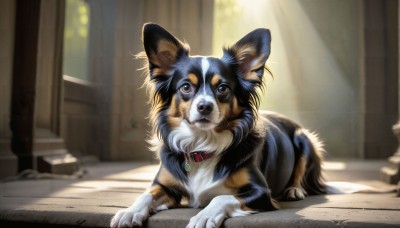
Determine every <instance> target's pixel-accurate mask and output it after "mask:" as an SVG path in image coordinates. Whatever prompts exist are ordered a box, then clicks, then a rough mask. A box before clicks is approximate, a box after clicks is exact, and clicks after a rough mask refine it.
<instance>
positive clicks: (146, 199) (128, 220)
mask: <svg viewBox="0 0 400 228" xmlns="http://www.w3.org/2000/svg"><path fill="white" fill-rule="evenodd" d="M152 200H153V197H152V196H151V194H150V193H144V194H142V195H141V196H139V197H138V198H137V199H136V201H135V203H134V204H133V205H132V206H130V207H128V208H127V209H123V210H119V211H117V213H116V214H115V215H114V217H113V218H112V219H111V222H110V227H113V228H116V227H138V226H142V225H143V221H144V220H146V219H147V217H149V208H150V204H151V202H152Z"/></svg>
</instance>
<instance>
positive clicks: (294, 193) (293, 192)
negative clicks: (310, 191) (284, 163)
mask: <svg viewBox="0 0 400 228" xmlns="http://www.w3.org/2000/svg"><path fill="white" fill-rule="evenodd" d="M306 195H307V193H306V191H304V190H303V189H302V188H298V187H289V188H287V189H286V190H285V199H286V200H302V199H304V198H305V197H306Z"/></svg>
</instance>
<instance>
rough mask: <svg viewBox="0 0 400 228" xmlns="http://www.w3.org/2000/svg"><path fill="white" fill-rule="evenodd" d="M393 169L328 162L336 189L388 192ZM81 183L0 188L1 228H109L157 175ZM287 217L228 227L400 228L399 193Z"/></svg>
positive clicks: (316, 199) (309, 205) (259, 217)
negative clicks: (344, 184) (339, 184)
mask: <svg viewBox="0 0 400 228" xmlns="http://www.w3.org/2000/svg"><path fill="white" fill-rule="evenodd" d="M384 165H386V161H329V162H326V163H325V164H324V168H325V171H324V175H325V177H326V179H327V180H329V181H350V182H353V183H362V184H368V185H371V186H375V187H376V188H379V189H389V188H391V187H393V186H389V185H386V184H384V183H382V182H380V181H378V179H379V169H380V168H381V167H382V166H384ZM82 171H83V172H82V173H81V176H80V178H78V177H77V176H51V175H50V176H46V175H43V174H35V173H30V172H27V173H24V174H23V175H20V176H18V177H15V178H10V179H8V180H4V181H2V182H1V183H0V227H10V226H20V227H21V226H29V227H53V226H57V227H75V226H83V227H107V226H108V225H109V221H110V218H111V217H112V216H113V214H114V213H115V212H116V211H117V210H118V209H121V208H125V207H127V206H129V205H130V204H131V203H132V202H133V201H134V199H135V198H136V197H137V196H138V195H139V194H140V193H141V192H143V190H144V189H145V188H147V187H148V186H149V185H150V181H151V179H152V178H153V176H154V175H155V173H156V171H157V165H155V164H148V163H134V162H125V163H103V162H101V163H95V164H92V165H86V166H83V167H82ZM280 206H281V209H280V210H278V211H273V212H264V213H259V214H255V215H251V216H247V217H237V218H231V219H227V220H226V221H225V223H224V227H338V226H339V227H400V197H396V194H395V193H382V194H360V193H357V194H341V195H323V196H312V197H307V198H306V199H305V200H303V201H298V202H285V203H281V204H280ZM198 211H199V210H198V209H188V208H185V209H174V210H167V211H163V212H160V213H158V214H156V215H153V216H152V217H150V218H149V220H148V222H147V227H168V228H174V227H185V225H186V224H187V223H188V221H189V219H190V217H191V216H194V215H195V214H196V213H197V212H198Z"/></svg>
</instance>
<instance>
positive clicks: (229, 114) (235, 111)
mask: <svg viewBox="0 0 400 228" xmlns="http://www.w3.org/2000/svg"><path fill="white" fill-rule="evenodd" d="M218 107H219V108H220V110H221V111H220V112H221V115H223V117H224V120H225V121H223V124H221V125H220V126H218V127H217V128H216V129H215V130H216V131H217V132H221V131H223V130H229V129H232V128H234V127H236V126H237V125H238V124H239V122H240V121H239V120H237V119H236V118H237V117H238V116H239V115H240V114H241V113H242V111H243V108H242V107H240V106H239V103H238V100H237V98H236V97H233V99H232V104H231V105H230V104H219V105H218Z"/></svg>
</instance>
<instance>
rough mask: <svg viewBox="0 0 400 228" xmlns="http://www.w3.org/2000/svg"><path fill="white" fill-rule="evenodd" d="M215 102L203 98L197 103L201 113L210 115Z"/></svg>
mask: <svg viewBox="0 0 400 228" xmlns="http://www.w3.org/2000/svg"><path fill="white" fill-rule="evenodd" d="M213 108H214V107H213V104H212V103H211V102H209V101H206V100H203V101H200V102H199V103H198V104H197V111H198V112H199V113H200V114H201V115H209V114H210V113H211V112H212V111H213Z"/></svg>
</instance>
